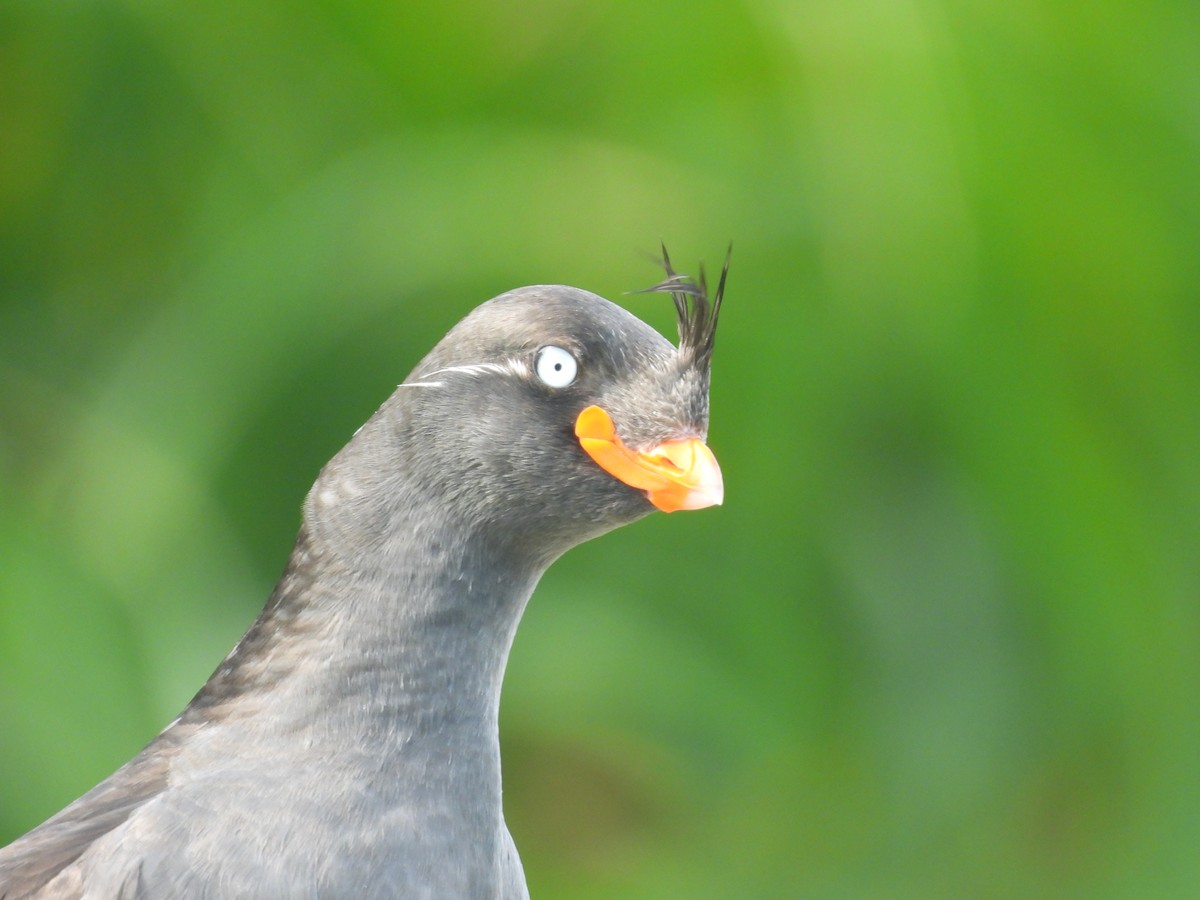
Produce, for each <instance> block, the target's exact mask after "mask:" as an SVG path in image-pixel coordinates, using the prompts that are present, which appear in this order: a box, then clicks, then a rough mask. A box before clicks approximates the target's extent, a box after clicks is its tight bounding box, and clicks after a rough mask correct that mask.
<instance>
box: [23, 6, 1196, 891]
mask: <svg viewBox="0 0 1200 900" xmlns="http://www.w3.org/2000/svg"><path fill="white" fill-rule="evenodd" d="M190 6H191V7H192V8H189V5H185V4H180V3H169V2H168V3H164V2H157V0H156V2H146V0H127V2H123V3H122V2H105V0H93V2H46V0H24V2H22V0H15V2H14V0H9V2H5V3H4V4H3V5H2V6H0V842H3V841H6V840H8V839H10V838H12V837H15V836H16V835H17V834H19V833H20V832H22V831H24V830H25V829H27V828H29V827H31V826H33V825H34V824H36V823H37V822H39V821H41V820H42V819H43V818H45V817H46V816H47V815H49V814H50V813H52V812H54V811H55V810H57V809H58V808H59V807H61V806H62V805H64V804H65V803H66V802H68V801H69V800H71V799H73V798H74V797H75V796H76V795H78V794H79V793H81V792H82V791H83V790H85V789H86V788H88V787H90V786H91V785H92V784H93V783H94V782H95V781H97V780H98V779H100V778H102V777H103V776H105V775H107V774H108V773H109V772H110V771H112V770H113V769H114V768H115V767H116V766H117V765H118V764H119V763H121V762H123V761H124V760H125V759H127V758H128V757H129V756H130V755H132V754H133V753H134V752H135V751H136V750H137V749H138V748H139V747H141V745H142V744H143V743H144V742H145V741H147V740H148V739H149V738H150V737H151V736H153V735H154V734H155V733H156V732H157V731H158V730H159V729H160V728H161V727H162V726H164V725H165V724H166V723H167V722H168V721H170V719H171V718H173V716H174V715H175V714H176V712H177V711H178V710H179V709H180V708H181V706H182V705H183V704H184V703H185V702H186V701H187V700H188V699H189V698H190V696H191V695H192V693H193V692H194V691H195V689H196V688H197V687H198V686H199V685H200V684H201V683H202V682H203V680H204V679H205V677H206V676H207V675H208V673H209V672H210V671H211V669H212V668H213V667H214V666H215V665H216V663H217V662H218V661H219V660H220V659H221V658H222V657H223V656H224V654H225V653H226V652H227V651H228V649H229V648H230V647H231V646H232V645H233V643H234V642H235V641H236V640H237V638H238V637H239V635H240V634H241V632H242V630H243V629H244V628H245V627H246V626H247V625H248V624H249V623H250V621H251V620H252V619H253V617H254V615H255V613H256V612H257V610H258V608H259V607H260V606H261V604H262V602H263V601H264V600H265V598H266V596H267V593H268V592H269V590H270V588H271V586H272V584H273V582H274V579H275V577H276V576H277V575H278V573H279V571H280V569H281V568H282V566H283V564H284V561H285V559H286V555H287V552H288V550H289V548H290V545H291V541H292V539H293V536H294V534H295V530H296V527H297V525H298V514H299V506H300V502H301V500H302V498H303V496H304V494H305V492H306V490H307V489H308V487H309V485H310V484H311V482H312V480H313V478H314V477H315V475H316V473H317V471H318V469H319V468H320V466H321V465H322V463H323V462H324V461H325V460H326V459H327V458H328V457H329V456H330V455H331V454H332V453H333V452H334V451H336V450H337V448H338V447H339V446H340V445H341V444H342V443H344V442H345V441H346V440H347V439H348V438H349V436H350V435H351V434H352V433H353V431H354V429H355V428H356V427H357V426H358V425H359V424H360V423H361V422H362V421H363V420H365V419H366V417H367V416H368V415H370V413H371V412H372V411H373V410H374V409H375V407H376V406H377V405H378V404H379V403H380V402H382V401H383V399H384V398H385V397H386V396H387V395H388V394H389V392H390V391H391V389H392V388H393V386H394V385H395V384H396V383H397V382H399V381H400V380H402V379H403V378H404V376H405V374H406V373H407V372H408V371H409V369H410V368H411V367H412V366H413V365H414V364H415V363H416V361H417V360H418V359H419V358H420V357H421V356H422V355H423V354H424V352H425V351H426V350H428V349H429V348H430V347H431V346H432V345H433V344H434V343H435V342H436V341H437V340H438V339H439V337H440V336H441V335H442V334H443V333H444V332H445V331H446V330H447V329H448V328H449V327H450V326H451V325H452V324H454V322H455V321H457V320H458V318H459V317H460V316H462V315H463V314H465V313H466V312H467V311H468V310H469V309H471V308H472V307H473V306H475V305H476V304H477V303H479V302H480V301H482V300H484V299H486V298H488V297H490V296H492V295H495V294H497V293H500V292H501V291H504V290H506V289H508V288H510V287H514V286H517V285H520V284H527V283H536V282H566V283H570V284H574V285H578V286H580V287H585V288H588V289H591V290H594V291H596V292H598V293H601V294H605V295H607V296H609V297H613V298H616V299H618V300H619V301H620V302H622V303H624V304H625V305H626V306H628V307H629V308H630V309H633V310H634V311H635V312H637V313H638V314H639V315H641V316H643V317H644V318H645V319H647V320H648V321H650V322H651V323H652V324H654V325H655V326H656V327H658V328H660V330H663V331H665V332H666V333H671V330H672V328H673V319H672V314H671V312H670V310H669V306H670V304H669V302H667V301H666V299H665V298H662V297H655V296H649V297H647V296H644V295H642V296H623V293H624V292H625V291H629V290H633V289H637V288H641V287H645V286H648V285H650V284H651V283H653V282H654V281H656V280H657V279H658V277H659V272H658V270H657V269H656V268H655V267H654V266H653V265H652V264H651V262H649V261H648V255H649V254H651V253H653V252H655V251H656V248H657V244H658V241H659V239H660V238H661V239H664V240H665V241H666V242H667V244H668V247H669V248H671V250H672V253H673V255H674V257H675V261H676V263H677V265H678V266H679V267H680V268H683V269H685V270H691V271H694V270H695V263H696V262H697V261H698V260H700V259H705V260H707V261H708V263H709V268H710V270H712V269H714V268H716V267H717V266H718V265H719V263H720V258H721V256H722V255H723V253H724V249H725V244H726V242H727V240H729V239H731V238H732V239H733V240H734V242H735V249H734V259H733V269H732V274H731V276H730V283H729V292H728V301H727V306H726V313H725V316H724V318H723V320H722V330H721V335H720V340H719V341H718V348H717V356H716V361H715V373H714V384H713V400H712V409H713V420H712V428H711V434H710V439H711V445H712V446H713V448H714V449H715V451H716V453H717V455H718V457H719V459H720V460H721V463H722V465H723V468H724V471H725V476H726V486H727V501H726V504H725V506H724V507H722V508H720V509H718V510H710V511H706V512H703V513H689V514H683V515H677V516H670V517H667V516H662V515H656V516H654V517H652V518H651V519H648V520H646V521H644V522H641V523H639V524H637V525H635V526H632V527H629V528H627V529H624V530H622V531H620V532H617V533H615V534H612V535H609V536H607V537H605V538H603V539H602V540H599V541H596V542H593V543H592V544H589V545H586V546H584V547H581V548H579V549H578V550H576V551H574V552H572V553H571V554H569V555H568V556H567V557H566V558H565V559H563V560H562V561H561V562H560V563H558V564H557V565H556V567H555V568H553V569H552V570H551V572H550V573H549V574H548V575H547V576H546V578H545V579H544V581H543V583H542V586H541V588H540V589H539V591H538V593H537V595H536V596H535V598H534V600H533V602H532V604H531V605H530V608H529V611H528V614H527V615H526V618H525V622H524V624H523V626H522V630H521V633H520V634H519V635H518V638H517V643H516V646H515V649H514V653H513V657H512V661H511V664H510V667H509V674H508V680H507V685H506V692H505V699H504V708H503V723H502V727H503V740H504V752H505V776H506V792H505V803H506V809H507V812H508V818H509V821H510V825H511V828H512V831H513V833H514V835H515V837H516V840H517V844H518V846H519V847H520V849H521V853H522V855H523V857H524V860H525V867H526V871H527V874H528V878H529V883H530V886H531V889H532V891H533V893H534V896H535V897H569V898H575V897H585V898H592V897H595V898H599V897H751V896H758V897H847V898H855V897H868V898H870V897H913V898H924V897H1029V896H1056V897H1139V898H1141V897H1183V896H1195V895H1197V891H1198V890H1200V887H1198V886H1200V715H1198V711H1197V703H1196V694H1197V686H1198V684H1200V602H1198V601H1200V552H1197V546H1198V544H1200V541H1198V538H1200V462H1198V455H1200V402H1198V400H1197V398H1198V396H1200V364H1198V363H1197V352H1196V344H1197V338H1198V337H1200V264H1198V259H1200V256H1198V253H1197V250H1198V246H1200V243H1198V238H1200V63H1198V62H1197V59H1198V56H1197V47H1200V7H1198V6H1197V5H1196V3H1195V2H1194V0H1151V2H1144V3H1138V4H1134V3H1119V2H1112V0H1095V2H1090V3H1072V2H1063V0H1059V2H1053V0H1044V2H1036V0H1035V2H1023V0H1015V2H1005V3H984V2H979V0H973V2H972V0H957V2H956V0H944V2H935V0H930V2H921V0H874V2H871V0H867V2H863V0H816V2H811V3H803V2H786V0H746V2H741V3H737V2H734V3H729V2H725V3H715V2H704V0H700V2H696V0H690V2H686V3H685V2H663V3H656V4H650V3H645V2H619V3H592V2H588V3H584V2H548V0H542V2H538V0H533V2H523V3H516V4H498V3H495V2H484V0H479V2H467V0H456V2H451V3H447V4H442V5H438V6H434V5H428V6H426V5H424V4H403V3H399V2H389V3H384V2H378V0H357V2H350V0H300V2H296V3H290V4H279V3H275V2H267V0H238V2H223V0H218V2H210V3H207V4H191V5H190Z"/></svg>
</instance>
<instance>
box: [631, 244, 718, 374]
mask: <svg viewBox="0 0 1200 900" xmlns="http://www.w3.org/2000/svg"><path fill="white" fill-rule="evenodd" d="M732 253H733V245H732V244H730V245H729V249H728V250H727V251H726V253H725V265H724V266H723V267H722V268H721V280H720V281H719V282H717V292H716V294H715V295H713V297H712V298H711V299H709V296H708V281H707V279H706V278H705V275H704V264H703V263H701V264H700V275H699V277H697V278H693V277H692V276H691V275H683V274H681V273H679V272H676V271H675V269H674V267H672V265H671V257H670V256H668V255H667V248H666V246H665V245H663V247H662V267H663V269H664V270H666V273H667V277H666V278H665V279H664V280H663V281H661V282H659V283H658V284H656V285H654V287H650V288H646V289H645V290H643V291H639V292H638V293H644V294H649V293H658V294H670V295H671V298H672V299H673V300H674V301H675V316H676V318H677V319H678V321H679V355H680V356H681V357H682V358H683V360H684V363H685V364H687V365H693V366H698V367H700V368H704V369H707V368H708V366H709V364H710V363H711V362H712V353H713V342H714V340H715V338H716V334H717V318H718V317H719V316H720V313H721V300H722V298H723V297H724V296H725V279H726V278H727V277H728V275H729V257H730V255H731V254H732ZM689 298H690V299H691V302H690V303H689V302H688V301H689Z"/></svg>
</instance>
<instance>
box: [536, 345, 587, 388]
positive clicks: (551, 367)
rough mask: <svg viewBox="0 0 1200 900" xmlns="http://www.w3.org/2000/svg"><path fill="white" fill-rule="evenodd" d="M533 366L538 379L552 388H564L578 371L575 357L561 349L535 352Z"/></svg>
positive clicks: (553, 348)
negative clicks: (535, 357) (535, 356)
mask: <svg viewBox="0 0 1200 900" xmlns="http://www.w3.org/2000/svg"><path fill="white" fill-rule="evenodd" d="M533 365H534V369H535V370H536V371H537V376H538V378H540V379H542V382H543V383H544V384H548V385H549V386H550V387H552V388H565V387H566V386H567V385H568V384H570V383H571V382H572V381H574V380H575V374H576V373H577V372H578V371H579V364H578V363H576V362H575V357H573V356H572V355H571V354H570V353H568V352H567V351H566V350H564V349H563V348H562V347H543V348H542V349H541V350H539V351H538V352H537V359H535V360H534V364H533Z"/></svg>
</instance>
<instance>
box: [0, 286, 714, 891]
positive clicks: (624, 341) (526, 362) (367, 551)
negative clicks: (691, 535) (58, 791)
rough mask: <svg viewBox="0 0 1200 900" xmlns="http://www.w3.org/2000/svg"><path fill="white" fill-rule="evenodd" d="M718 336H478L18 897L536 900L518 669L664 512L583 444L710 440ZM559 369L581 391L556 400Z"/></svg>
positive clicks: (324, 499) (555, 294)
mask: <svg viewBox="0 0 1200 900" xmlns="http://www.w3.org/2000/svg"><path fill="white" fill-rule="evenodd" d="M669 274H670V275H671V279H674V280H669V282H666V283H664V285H665V286H667V287H669V288H670V289H672V290H677V289H679V287H680V285H681V284H684V281H683V280H681V279H680V278H679V276H676V275H674V273H669ZM723 281H724V278H722V282H723ZM687 284H691V283H690V282H688V283H687ZM700 294H701V295H702V294H703V292H702V291H701V292H700ZM683 296H686V297H691V298H692V300H693V305H692V307H691V309H692V310H693V311H695V310H697V295H696V293H695V292H694V291H693V290H692V288H691V287H687V288H686V289H685V294H684V295H683ZM677 299H678V295H677ZM705 309H708V310H710V318H711V320H713V321H712V324H715V318H716V309H715V308H712V307H707V306H704V307H700V312H703V311H704V310H705ZM691 314H692V313H691V312H689V309H688V307H687V304H686V303H685V304H684V308H683V310H682V311H681V312H680V329H681V334H684V335H700V334H702V331H703V329H700V330H698V326H697V325H696V323H695V322H694V321H692V320H690V319H689V315H691ZM705 327H708V328H709V330H708V332H707V335H706V339H707V341H708V348H707V349H708V352H706V353H699V354H698V353H695V352H693V351H688V352H682V353H681V352H680V351H678V350H677V349H676V348H675V347H674V346H672V345H671V343H670V342H668V341H667V340H665V339H664V338H663V337H661V336H660V335H659V334H657V333H656V332H655V331H654V330H653V329H651V328H650V327H649V326H647V325H645V324H643V323H642V322H641V321H639V320H638V319H636V318H635V317H634V316H632V315H630V314H629V313H628V312H626V311H625V310H623V309H621V308H620V307H618V306H615V305H613V304H612V303H609V302H608V301H607V300H604V299H602V298H600V297H597V296H595V295H592V294H589V293H586V292H584V291H581V290H577V289H574V288H568V287H562V286H536V287H527V288H521V289H518V290H515V291H511V292H509V293H507V294H504V295H502V296H500V297H497V298H495V299H493V300H491V301H488V302H487V303H485V304H483V305H482V306H480V307H479V308H477V309H476V310H475V311H474V312H472V313H471V314H470V315H469V316H467V317H466V318H465V319H464V320H463V321H462V322H460V323H459V324H458V325H457V326H456V327H455V328H454V329H453V330H452V331H451V332H450V333H449V334H448V335H447V336H446V337H445V339H444V340H442V341H441V342H440V343H439V344H438V345H437V347H435V348H434V350H433V351H432V352H431V353H430V354H429V355H428V356H427V357H426V358H425V359H424V360H423V361H422V362H421V363H420V365H418V366H417V368H416V369H415V370H414V371H413V373H412V374H411V375H410V376H409V378H408V380H407V381H406V382H405V383H404V384H402V385H401V386H400V387H399V388H398V389H397V390H396V392H395V393H394V394H393V395H392V396H391V397H390V398H389V399H388V400H387V402H386V403H384V405H383V406H382V407H381V408H380V409H379V410H378V412H376V414H375V415H374V416H373V417H372V418H371V419H370V420H369V421H368V422H367V423H366V424H365V425H364V426H363V427H362V428H361V429H359V431H358V432H357V433H356V434H355V436H354V438H353V439H352V440H351V441H350V442H349V443H348V444H347V445H346V446H345V447H344V448H343V449H342V450H341V451H340V452H339V453H338V454H337V455H336V456H335V457H334V458H333V459H332V460H331V461H330V462H329V463H328V464H327V465H326V466H325V467H324V469H323V470H322V471H321V473H320V476H319V477H318V478H317V481H316V483H315V485H314V486H313V488H312V491H311V492H310V493H309V495H308V498H307V499H306V501H305V503H304V510H303V524H302V526H301V529H300V534H299V537H298V539H297V541H296V545H295V548H294V549H293V551H292V554H291V557H290V559H289V561H288V564H287V568H286V570H285V571H284V573H283V576H282V577H281V579H280V581H279V584H278V585H277V587H276V588H275V591H274V592H273V594H272V596H271V598H270V600H269V601H268V602H267V604H266V607H265V608H264V609H263V611H262V613H261V615H260V616H259V617H258V619H257V620H256V621H255V623H254V624H253V626H252V627H251V628H250V630H249V631H248V632H247V633H246V635H245V636H244V637H243V638H242V640H241V641H240V642H239V643H238V645H237V646H236V647H235V648H234V650H233V651H232V652H231V653H230V654H229V656H228V657H227V658H226V659H225V660H224V661H223V662H222V663H221V665H220V666H219V667H218V668H217V670H216V671H215V672H214V673H213V675H212V677H211V678H210V679H209V681H208V682H207V683H206V684H205V686H204V687H203V688H202V689H201V690H200V692H199V693H198V694H197V695H196V697H195V698H194V699H193V700H192V702H191V703H190V704H189V705H188V707H187V708H186V709H185V710H184V712H183V713H182V714H181V715H180V717H179V718H178V719H177V720H176V721H175V722H173V723H172V724H171V725H169V726H168V727H167V728H166V729H165V730H164V731H163V732H162V733H161V734H160V735H159V736H158V737H156V738H155V739H154V740H153V741H151V742H150V744H149V745H147V746H146V748H145V749H144V750H143V751H142V752H141V753H139V754H138V755H137V756H136V757H135V758H134V759H133V760H131V761H130V762H129V763H128V764H126V765H125V766H124V767H122V768H121V769H119V770H118V771H117V772H116V773H114V774H113V775H112V776H111V777H109V778H108V779H106V780H105V781H104V782H102V783H101V784H99V785H98V786H97V787H95V788H94V789H93V790H91V791H90V792H88V793H87V794H85V795H84V796H82V797H81V798H79V799H78V800H77V801H75V802H74V803H73V804H71V805H70V806H68V807H67V808H66V809H64V810H63V811H62V812H60V813H58V814H57V815H56V816H54V817H53V818H51V819H49V820H48V821H47V822H45V823H44V824H42V825H41V826H39V827H37V828H35V829H34V830H33V831H31V832H29V833H28V834H27V835H25V836H24V837H22V838H20V839H18V840H17V841H16V842H14V843H13V844H11V845H9V846H8V847H6V848H4V849H3V850H0V898H5V900H16V898H24V897H44V898H114V897H173V898H174V897H187V898H192V897H195V898H227V897H297V898H298V897H388V896H395V897H407V898H418V897H455V898H461V897H504V898H509V897H518V898H519V897H526V896H528V894H527V890H526V887H525V878H524V874H523V872H522V869H521V864H520V860H519V859H518V856H517V851H516V848H515V847H514V845H513V842H512V839H511V837H510V836H509V833H508V830H507V828H506V826H505V824H504V819H503V814H502V811H501V800H500V791H501V785H500V756H499V741H498V731H497V711H498V705H499V698H500V685H501V680H502V677H503V674H504V667H505V663H506V661H507V658H508V652H509V647H510V646H511V643H512V639H513V635H514V633H515V631H516V628H517V623H518V621H519V620H520V617H521V614H522V612H523V610H524V608H525V604H526V602H527V601H528V599H529V596H530V594H531V593H532V591H533V589H534V586H535V585H536V584H537V581H538V578H539V577H540V576H541V574H542V573H543V572H544V571H545V569H546V568H547V566H549V565H550V563H551V562H552V561H553V560H554V559H556V558H557V557H558V556H559V555H561V554H562V553H563V552H564V551H566V550H567V549H569V548H570V547H572V546H574V545H576V544H578V543H581V542H582V541H585V540H588V539H589V538H592V537H595V536H597V535H599V534H602V533H603V532H606V531H609V530H611V529H613V528H615V527H618V526H620V525H623V524H625V523H627V522H631V521H633V520H635V519H638V518H640V517H641V516H643V515H645V514H646V513H648V512H650V511H652V507H651V505H650V504H649V503H648V502H647V500H646V497H645V495H644V494H643V492H641V491H638V490H635V489H633V488H631V487H628V486H627V485H625V484H623V483H622V482H621V481H619V480H617V479H616V478H614V477H612V476H611V475H609V474H608V473H607V472H605V471H603V470H602V469H601V468H600V467H599V466H597V465H596V463H594V462H593V461H592V460H591V459H589V458H588V456H587V455H586V454H585V453H584V452H583V451H582V450H581V449H580V446H579V443H578V442H577V441H576V439H575V437H574V435H573V433H572V423H573V422H574V420H575V416H576V415H577V414H578V413H579V411H580V410H581V409H582V408H584V407H585V406H587V405H588V404H593V403H599V404H602V405H603V407H604V408H605V409H606V410H608V411H609V412H610V413H611V414H612V417H613V420H614V421H615V423H616V425H617V428H618V430H619V432H620V435H621V437H622V438H623V440H624V441H625V443H626V444H628V445H629V446H631V447H634V448H638V447H649V446H652V445H655V444H656V443H658V442H661V441H663V440H667V439H671V438H678V437H683V436H699V437H703V436H704V433H705V431H706V427H707V419H708V358H709V356H710V354H711V326H705ZM684 343H685V347H687V346H690V345H689V344H688V343H687V341H686V340H685V342H684ZM546 345H556V346H560V347H563V348H565V349H567V350H568V351H569V352H571V353H572V354H573V355H574V356H575V357H576V359H577V360H578V362H579V372H578V376H577V378H576V380H575V381H574V383H573V384H571V385H569V386H567V387H565V388H561V389H556V388H551V387H548V386H547V385H546V384H543V383H541V382H540V381H539V380H538V378H537V377H536V373H535V371H534V359H535V355H536V353H537V351H538V350H539V348H542V347H544V346H546Z"/></svg>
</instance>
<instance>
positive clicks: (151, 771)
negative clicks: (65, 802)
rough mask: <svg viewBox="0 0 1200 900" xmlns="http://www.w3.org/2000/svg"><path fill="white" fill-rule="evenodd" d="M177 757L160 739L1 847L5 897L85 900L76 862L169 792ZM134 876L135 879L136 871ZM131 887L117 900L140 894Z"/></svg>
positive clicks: (0, 871) (170, 744) (5, 899)
mask: <svg viewBox="0 0 1200 900" xmlns="http://www.w3.org/2000/svg"><path fill="white" fill-rule="evenodd" d="M173 755H174V747H173V741H171V740H170V739H169V738H168V737H167V735H165V734H164V735H160V736H159V737H158V738H156V739H155V740H154V741H152V742H151V743H150V744H149V745H147V746H146V748H145V749H144V750H142V752H141V753H139V754H138V755H137V756H135V757H134V758H133V759H132V760H130V761H129V762H128V763H126V764H125V765H124V766H122V767H121V768H120V769H118V770H117V771H116V772H114V773H113V774H112V775H110V776H109V777H108V778H106V779H105V780H104V781H102V782H100V783H99V784H98V785H96V786H95V787H94V788H92V789H91V790H90V791H88V792H87V793H86V794H84V795H83V796H82V797H80V798H79V799H77V800H76V801H75V802H73V803H72V804H70V805H69V806H67V807H66V808H65V809H63V810H62V811H60V812H59V813H57V814H56V815H54V816H52V817H51V818H49V819H47V820H46V821H45V822H43V823H42V824H41V825H39V826H38V827H37V828H34V829H33V830H32V831H30V832H28V833H27V834H25V835H24V836H22V837H20V838H18V839H17V840H16V841H14V842H13V843H11V844H9V845H8V846H7V847H4V848H0V898H3V900H16V898H19V897H44V898H64V900H65V898H72V897H79V896H82V894H83V885H82V884H81V883H80V882H79V879H78V877H77V871H76V870H75V869H74V868H73V867H74V866H75V863H76V861H77V860H79V859H80V857H82V856H83V855H84V854H86V853H87V851H88V850H89V848H91V847H92V845H93V844H95V843H96V842H97V841H99V840H101V839H102V838H104V837H105V836H106V835H108V834H110V833H111V832H113V831H114V830H116V829H119V828H121V827H123V826H124V825H125V823H126V822H128V820H129V819H130V817H131V816H132V815H134V814H135V812H136V811H137V810H138V808H140V807H142V806H143V805H144V804H146V803H147V802H148V801H150V800H152V799H153V798H154V797H156V796H159V795H160V794H161V793H162V792H163V791H164V790H165V789H166V786H167V783H168V774H169V771H170V763H171V758H172V756H173ZM130 878H131V879H134V880H136V872H134V873H131V874H130ZM128 887H129V888H130V889H129V890H121V891H118V892H117V893H116V896H131V895H132V894H133V893H136V891H135V890H133V889H132V887H133V886H132V883H130V884H129V885H128Z"/></svg>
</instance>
